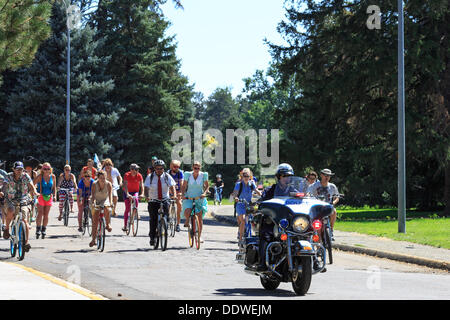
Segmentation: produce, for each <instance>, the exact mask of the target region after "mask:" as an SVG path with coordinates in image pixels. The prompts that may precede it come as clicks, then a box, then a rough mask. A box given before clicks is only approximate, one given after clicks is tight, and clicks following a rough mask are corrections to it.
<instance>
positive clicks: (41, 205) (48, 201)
mask: <svg viewBox="0 0 450 320" xmlns="http://www.w3.org/2000/svg"><path fill="white" fill-rule="evenodd" d="M56 183H57V182H56V176H55V175H54V174H53V168H52V167H51V165H50V163H48V162H45V163H43V164H42V169H41V173H40V174H39V175H38V176H37V177H36V179H34V184H35V185H36V189H37V190H38V191H39V193H40V196H39V198H38V215H37V217H36V239H39V236H40V235H42V239H44V238H45V235H46V229H47V224H48V215H49V213H50V209H51V207H52V205H53V201H56Z"/></svg>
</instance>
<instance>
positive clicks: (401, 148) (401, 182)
mask: <svg viewBox="0 0 450 320" xmlns="http://www.w3.org/2000/svg"><path fill="white" fill-rule="evenodd" d="M403 25H404V22H403V0H398V205H397V206H398V209H397V210H398V232H399V233H406V225H405V222H406V165H405V64H404V62H405V61H404V60H405V57H404V52H405V49H404V46H405V43H404V27H403Z"/></svg>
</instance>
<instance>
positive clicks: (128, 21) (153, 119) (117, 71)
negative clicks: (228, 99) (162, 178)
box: [94, 0, 192, 169]
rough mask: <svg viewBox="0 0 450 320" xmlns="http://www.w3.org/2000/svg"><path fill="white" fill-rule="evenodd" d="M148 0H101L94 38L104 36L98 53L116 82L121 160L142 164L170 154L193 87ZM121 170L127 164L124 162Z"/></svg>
mask: <svg viewBox="0 0 450 320" xmlns="http://www.w3.org/2000/svg"><path fill="white" fill-rule="evenodd" d="M157 8H158V2H157V1H152V0H103V1H101V2H99V7H98V10H97V13H96V15H95V19H94V23H95V25H96V26H97V28H98V33H97V37H98V38H104V39H105V46H104V47H103V48H102V50H103V51H102V52H103V55H111V60H110V62H109V64H108V70H109V72H110V74H111V76H112V78H113V79H114V81H115V84H116V87H115V89H114V90H113V91H112V92H111V95H110V97H111V99H112V100H113V101H115V102H117V103H119V105H120V106H121V107H123V108H124V109H125V112H124V114H123V115H122V116H121V118H120V121H119V122H118V126H119V127H120V128H121V129H123V131H124V135H123V138H124V140H125V141H126V143H125V144H123V148H124V154H123V159H126V161H127V163H128V164H129V163H132V162H134V163H139V164H140V165H142V166H145V165H149V164H150V163H151V161H150V158H151V156H152V155H155V154H156V155H157V156H158V157H160V158H162V159H169V157H170V144H171V143H170V142H169V141H170V138H171V134H172V132H173V130H174V129H176V128H178V127H180V126H183V125H185V124H184V123H182V122H183V121H185V120H187V119H188V118H189V117H190V116H189V114H190V111H189V110H188V111H186V109H188V108H192V106H191V102H190V99H191V96H192V87H191V86H189V85H188V80H187V78H186V77H184V76H183V75H181V73H180V63H179V61H178V60H177V58H176V55H175V49H176V45H175V44H174V41H173V40H174V39H173V37H166V36H165V32H166V30H167V28H168V22H167V21H166V20H165V19H164V17H163V16H162V15H161V14H160V13H158V10H157ZM123 168H124V169H126V168H127V167H126V166H124V167H123Z"/></svg>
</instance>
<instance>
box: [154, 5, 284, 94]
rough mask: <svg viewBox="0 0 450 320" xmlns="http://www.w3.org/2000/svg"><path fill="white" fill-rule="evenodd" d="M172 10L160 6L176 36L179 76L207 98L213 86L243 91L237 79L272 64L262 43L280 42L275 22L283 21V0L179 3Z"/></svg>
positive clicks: (238, 91)
mask: <svg viewBox="0 0 450 320" xmlns="http://www.w3.org/2000/svg"><path fill="white" fill-rule="evenodd" d="M181 2H182V4H183V7H184V10H182V9H175V8H174V4H173V2H172V1H170V0H169V1H168V2H167V3H166V4H165V5H164V6H163V11H164V14H165V16H166V17H167V19H168V20H169V21H171V23H172V25H171V27H170V28H169V29H168V35H175V36H176V42H177V43H178V48H177V56H178V58H179V59H180V60H181V72H182V73H183V74H184V75H185V76H187V77H188V78H189V82H190V83H191V84H195V87H194V90H195V91H200V92H202V93H203V94H204V95H205V97H208V96H209V95H210V94H211V93H212V92H213V91H214V90H215V89H216V88H217V87H226V86H227V87H232V92H233V96H236V95H237V94H239V93H240V92H241V90H242V88H243V82H242V79H243V78H246V77H251V76H252V75H253V74H254V72H255V71H256V70H257V69H262V70H266V69H267V67H268V65H269V62H270V61H271V57H270V53H269V50H268V46H267V45H265V44H264V41H263V39H264V38H267V39H268V40H269V41H271V42H273V43H277V44H281V43H283V40H282V38H281V36H280V35H279V34H278V33H277V31H276V27H277V24H278V23H279V22H280V21H281V20H283V18H284V13H285V11H284V9H283V2H284V1H283V0H184V1H181Z"/></svg>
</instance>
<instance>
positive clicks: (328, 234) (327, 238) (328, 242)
mask: <svg viewBox="0 0 450 320" xmlns="http://www.w3.org/2000/svg"><path fill="white" fill-rule="evenodd" d="M324 235H325V237H324V245H325V248H326V249H327V251H328V260H329V261H330V264H333V252H332V245H331V229H330V227H328V226H326V227H325V230H324Z"/></svg>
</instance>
